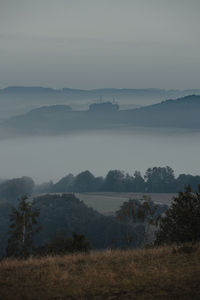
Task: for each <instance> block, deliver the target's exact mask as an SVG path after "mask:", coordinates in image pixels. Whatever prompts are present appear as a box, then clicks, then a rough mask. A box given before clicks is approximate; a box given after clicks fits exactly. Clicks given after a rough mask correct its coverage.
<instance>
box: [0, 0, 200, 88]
mask: <svg viewBox="0 0 200 300" xmlns="http://www.w3.org/2000/svg"><path fill="white" fill-rule="evenodd" d="M199 11H200V1H199V0H190V1H188V0H167V1H166V0H34V1H32V0H17V1H16V0H0V88H3V87H6V86H10V85H23V86H34V85H37V86H38V85H40V86H49V87H54V88H62V87H71V88H82V89H93V88H106V87H107V88H108V87H112V88H151V87H152V88H165V89H174V88H175V89H176V88H178V89H188V88H200V86H199V78H200V51H199V49H200V38H199V32H200V18H199Z"/></svg>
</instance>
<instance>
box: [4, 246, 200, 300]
mask: <svg viewBox="0 0 200 300" xmlns="http://www.w3.org/2000/svg"><path fill="white" fill-rule="evenodd" d="M0 299H1V300H6V299H12V300H14V299H19V300H22V299H26V300H29V299H34V300H40V299H41V300H45V299H79V300H80V299H110V300H111V299H200V247H198V248H197V250H196V251H194V252H192V253H185V252H182V251H178V252H174V251H172V248H170V247H163V248H158V249H147V250H129V251H104V252H93V253H91V254H88V255H84V254H77V255H66V256H56V257H46V258H40V259H39V258H38V259H37V258H33V259H28V260H21V261H20V260H9V259H7V260H3V261H1V262H0Z"/></svg>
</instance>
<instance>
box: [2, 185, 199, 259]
mask: <svg viewBox="0 0 200 300" xmlns="http://www.w3.org/2000/svg"><path fill="white" fill-rule="evenodd" d="M39 216H40V211H39V209H38V208H36V207H34V206H33V204H32V203H31V202H29V201H28V198H27V197H26V196H25V197H22V198H21V199H19V204H18V207H17V208H16V207H12V211H11V213H10V230H9V232H8V235H9V237H8V244H7V249H6V256H8V257H28V256H30V255H46V254H64V253H71V252H80V251H81V252H82V251H84V252H88V251H89V250H90V249H91V245H90V243H89V242H88V240H87V239H86V237H85V236H84V235H83V234H77V233H73V235H72V237H67V236H66V235H65V232H64V231H63V232H62V231H59V233H58V234H57V235H55V236H54V237H53V238H52V239H51V240H50V241H46V242H44V243H43V245H42V246H40V247H35V246H34V237H35V235H36V234H37V233H38V232H39V231H40V230H42V227H41V226H40V225H38V218H39ZM116 218H117V219H119V220H120V221H121V222H122V223H126V224H129V225H131V226H129V227H127V228H126V231H125V232H124V234H125V235H124V238H125V239H126V240H127V247H128V248H130V247H131V246H132V241H133V240H134V238H136V234H137V235H140V236H141V238H140V247H144V246H146V245H147V244H149V243H150V242H151V243H152V245H161V244H174V243H176V244H182V243H187V242H190V243H193V244H194V243H196V242H199V241H200V186H199V192H197V193H194V192H192V189H191V187H190V186H187V187H186V188H185V191H184V192H180V193H179V194H178V196H177V197H175V198H174V200H173V202H172V204H171V206H170V207H169V208H168V209H167V210H166V211H165V212H163V209H162V208H161V207H159V206H158V205H156V204H154V203H153V202H152V201H151V199H149V198H145V197H144V198H143V199H141V200H129V201H128V202H125V203H124V204H123V205H122V206H121V208H120V210H119V211H118V212H117V213H116ZM152 228H154V229H153V230H152ZM131 229H134V230H131ZM152 235H153V236H154V237H153V238H152ZM138 246H139V245H138Z"/></svg>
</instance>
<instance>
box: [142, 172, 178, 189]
mask: <svg viewBox="0 0 200 300" xmlns="http://www.w3.org/2000/svg"><path fill="white" fill-rule="evenodd" d="M145 179H146V183H147V191H148V192H154V193H157V192H160V193H162V192H174V189H175V176H174V171H173V169H172V168H170V167H168V166H167V167H154V168H152V169H151V168H149V169H147V171H146V173H145Z"/></svg>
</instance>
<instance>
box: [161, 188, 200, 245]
mask: <svg viewBox="0 0 200 300" xmlns="http://www.w3.org/2000/svg"><path fill="white" fill-rule="evenodd" d="M197 241H200V186H199V192H197V193H193V192H192V190H191V187H190V186H187V187H186V188H185V191H184V192H179V194H178V197H175V198H174V200H173V202H172V204H171V206H170V208H169V209H168V210H167V211H166V214H165V216H164V217H163V218H161V221H160V229H159V230H158V232H157V233H156V244H170V243H184V242H197Z"/></svg>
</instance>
